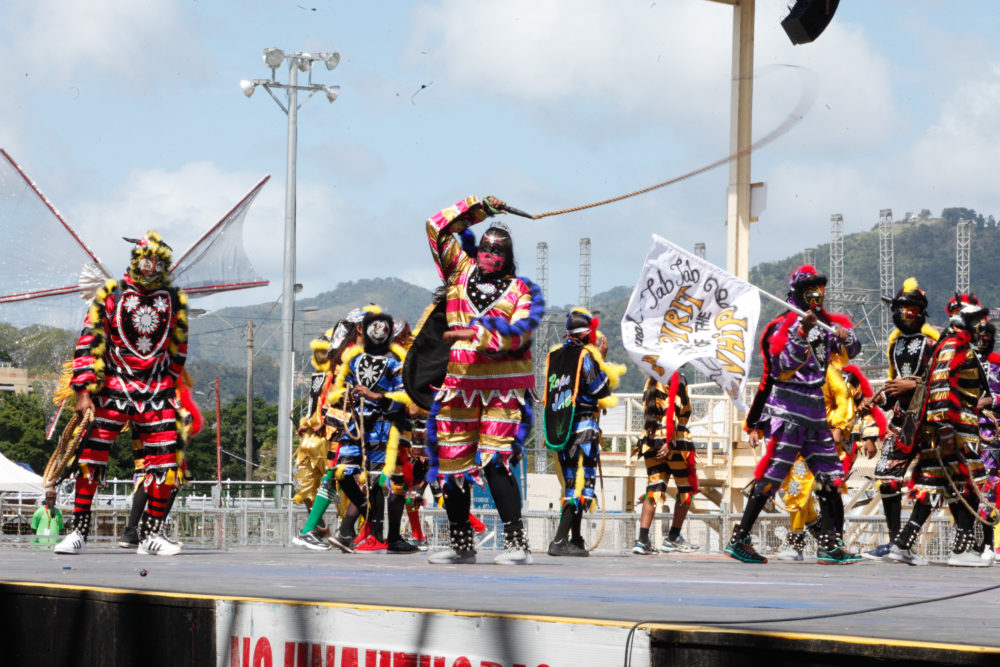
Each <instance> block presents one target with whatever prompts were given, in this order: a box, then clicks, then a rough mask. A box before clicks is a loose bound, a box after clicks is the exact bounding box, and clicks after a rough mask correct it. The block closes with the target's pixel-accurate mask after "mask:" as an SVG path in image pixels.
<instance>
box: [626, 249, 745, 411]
mask: <svg viewBox="0 0 1000 667" xmlns="http://www.w3.org/2000/svg"><path fill="white" fill-rule="evenodd" d="M759 317H760V296H759V294H758V293H757V288H756V287H754V286H753V285H751V284H750V283H748V282H745V281H743V280H740V279H739V278H737V277H736V276H734V275H733V274H731V273H728V272H727V271H724V270H722V269H720V268H719V267H717V266H715V265H714V264H710V263H708V262H706V261H705V260H704V259H702V258H700V257H698V256H697V255H694V254H692V253H690V252H688V251H686V250H684V249H683V248H680V247H678V246H676V245H674V244H673V243H671V242H670V241H668V240H666V239H665V238H662V237H660V236H657V235H656V234H654V235H653V247H652V248H650V250H649V254H648V255H646V262H645V264H644V265H643V267H642V274H641V275H640V276H639V282H638V283H636V286H635V289H634V290H633V291H632V298H631V299H630V300H629V303H628V308H626V310H625V315H624V317H623V318H622V342H623V343H624V345H625V349H626V350H627V351H628V353H629V356H630V357H632V361H634V362H635V363H636V364H637V365H638V366H639V367H640V368H642V369H643V370H644V371H645V372H646V373H648V374H649V375H652V376H654V377H655V378H657V379H658V380H659V381H660V382H662V383H664V384H666V383H667V382H669V380H670V376H671V375H673V374H674V371H676V370H677V369H678V368H680V367H681V366H683V365H684V364H691V366H693V367H694V368H696V369H697V370H699V371H701V372H703V373H705V374H706V375H708V377H709V378H710V379H711V380H712V381H713V382H715V383H716V384H717V385H719V386H720V387H721V388H722V389H723V390H724V391H725V392H726V393H727V394H728V395H729V397H730V398H731V399H732V400H733V403H735V404H736V407H737V408H738V409H740V410H743V411H745V410H746V409H747V408H746V404H745V403H744V402H743V388H744V386H745V385H746V381H747V375H748V374H749V372H750V361H751V359H752V353H753V340H754V335H755V332H756V331H757V319H758V318H759Z"/></svg>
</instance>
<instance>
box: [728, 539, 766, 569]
mask: <svg viewBox="0 0 1000 667" xmlns="http://www.w3.org/2000/svg"><path fill="white" fill-rule="evenodd" d="M725 551H726V553H727V554H729V555H730V556H732V557H733V558H735V559H736V560H739V561H743V562H744V563H761V564H763V563H766V562H767V559H766V558H764V557H763V556H761V555H760V554H759V553H757V550H756V549H754V548H753V545H752V544H750V536H749V535H747V536H746V537H744V538H743V539H736V540H730V541H729V544H727V545H726V549H725Z"/></svg>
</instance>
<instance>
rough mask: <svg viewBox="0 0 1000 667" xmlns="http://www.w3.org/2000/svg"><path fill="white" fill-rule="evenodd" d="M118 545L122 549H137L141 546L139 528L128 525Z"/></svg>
mask: <svg viewBox="0 0 1000 667" xmlns="http://www.w3.org/2000/svg"><path fill="white" fill-rule="evenodd" d="M118 546H120V547H121V548H122V549H135V548H136V547H137V546H139V529H138V528H136V527H135V526H127V527H126V528H125V532H123V533H122V538H121V539H120V540H118Z"/></svg>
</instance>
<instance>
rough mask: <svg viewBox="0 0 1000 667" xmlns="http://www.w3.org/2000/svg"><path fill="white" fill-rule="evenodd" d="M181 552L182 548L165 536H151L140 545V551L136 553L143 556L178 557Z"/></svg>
mask: <svg viewBox="0 0 1000 667" xmlns="http://www.w3.org/2000/svg"><path fill="white" fill-rule="evenodd" d="M180 552H181V548H180V547H179V546H178V545H177V544H176V543H175V542H171V541H170V540H168V539H166V538H165V537H163V535H150V536H149V537H147V538H146V539H144V540H143V541H142V542H140V543H139V549H138V551H136V553H137V554H140V555H142V556H176V555H177V554H179V553H180Z"/></svg>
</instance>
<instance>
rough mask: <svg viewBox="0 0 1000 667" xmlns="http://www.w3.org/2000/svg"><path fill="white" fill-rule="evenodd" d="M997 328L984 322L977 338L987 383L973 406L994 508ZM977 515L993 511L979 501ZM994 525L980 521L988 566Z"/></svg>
mask: <svg viewBox="0 0 1000 667" xmlns="http://www.w3.org/2000/svg"><path fill="white" fill-rule="evenodd" d="M996 333H997V330H996V327H995V326H993V323H992V322H987V323H986V326H985V327H984V328H983V333H982V334H981V335H980V336H979V337H978V339H977V340H976V355H978V357H979V361H980V363H981V364H982V365H983V369H984V370H985V372H986V384H987V386H988V387H989V393H988V394H983V396H982V397H980V399H979V402H978V404H977V405H976V408H977V410H978V412H979V440H980V450H979V458H980V459H982V461H983V466H984V467H985V468H986V482H985V484H984V485H983V496H984V497H985V498H986V500H987V501H989V503H990V504H991V505H993V506H994V507H995V506H996V504H997V486H998V485H1000V478H998V475H1000V441H998V436H1000V422H998V417H1000V354H997V353H996V352H994V351H993V347H994V345H995V343H996ZM979 516H981V517H982V518H983V519H985V520H987V521H995V520H996V510H992V509H990V508H987V507H986V505H985V504H982V503H981V504H980V508H979ZM994 539H995V531H994V526H991V525H989V524H988V523H984V524H983V542H982V544H981V545H980V546H979V548H978V550H979V551H980V552H981V554H982V559H983V560H984V561H985V562H986V563H987V564H989V565H992V564H993V561H994V560H996V551H995V547H994V544H993V543H994Z"/></svg>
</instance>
